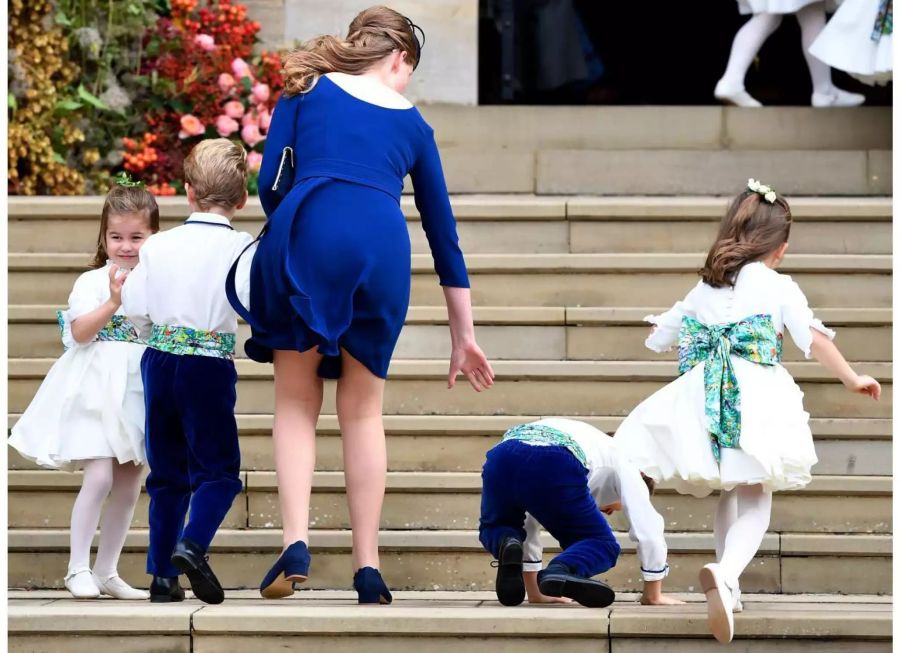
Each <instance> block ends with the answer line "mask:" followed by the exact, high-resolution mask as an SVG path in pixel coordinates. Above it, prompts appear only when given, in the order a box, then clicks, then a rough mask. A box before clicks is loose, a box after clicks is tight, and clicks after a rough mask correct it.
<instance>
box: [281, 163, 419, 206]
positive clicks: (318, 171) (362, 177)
mask: <svg viewBox="0 0 900 653" xmlns="http://www.w3.org/2000/svg"><path fill="white" fill-rule="evenodd" d="M312 177H331V178H333V179H341V180H343V181H349V182H352V183H356V184H362V185H364V186H371V187H372V188H376V189H378V190H380V191H383V192H385V193H387V194H388V195H390V196H391V197H393V198H394V199H396V200H397V201H398V202H399V201H400V196H401V195H402V193H403V181H402V180H401V179H398V178H397V175H395V174H391V173H387V172H384V171H382V170H377V169H375V168H371V167H369V166H367V165H364V164H361V163H356V162H354V161H344V160H342V159H312V160H310V161H304V162H303V163H302V164H301V165H299V166H298V167H297V170H296V171H295V172H294V185H295V186H296V185H297V184H298V183H300V182H302V181H303V180H304V179H310V178H312Z"/></svg>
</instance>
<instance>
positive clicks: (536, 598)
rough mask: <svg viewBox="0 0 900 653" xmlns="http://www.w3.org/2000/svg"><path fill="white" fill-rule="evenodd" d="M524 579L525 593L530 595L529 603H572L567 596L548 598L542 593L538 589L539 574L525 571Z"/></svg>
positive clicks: (523, 573)
mask: <svg viewBox="0 0 900 653" xmlns="http://www.w3.org/2000/svg"><path fill="white" fill-rule="evenodd" d="M522 578H523V579H524V580H525V593H526V594H527V595H528V602H529V603H571V602H572V599H570V598H568V597H566V596H547V595H546V594H543V593H541V588H540V587H538V582H537V572H536V571H523V572H522Z"/></svg>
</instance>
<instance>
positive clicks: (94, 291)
mask: <svg viewBox="0 0 900 653" xmlns="http://www.w3.org/2000/svg"><path fill="white" fill-rule="evenodd" d="M97 274H98V273H97V272H95V271H94V270H91V271H90V272H85V273H84V274H82V275H81V276H80V277H78V279H76V280H75V285H74V286H73V287H72V292H71V293H70V294H69V310H68V311H66V317H67V318H68V320H69V321H70V322H74V321H75V320H77V319H78V318H80V317H81V316H82V315H86V314H88V313H90V312H91V311H93V310H94V309H95V308H97V307H99V306H100V305H101V304H102V303H103V302H105V301H106V300H107V299H108V298H109V295H108V292H104V288H103V287H102V286H100V285H99V284H98V278H97Z"/></svg>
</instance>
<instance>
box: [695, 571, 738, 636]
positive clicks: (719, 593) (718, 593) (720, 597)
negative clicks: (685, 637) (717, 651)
mask: <svg viewBox="0 0 900 653" xmlns="http://www.w3.org/2000/svg"><path fill="white" fill-rule="evenodd" d="M700 586H701V587H702V588H703V593H704V594H706V614H707V621H708V623H709V629H710V631H711V632H712V634H713V637H715V638H716V640H718V641H719V642H721V643H722V644H728V643H729V642H730V641H731V640H732V639H733V638H734V614H733V612H732V610H733V608H734V596H733V594H732V592H731V589H730V588H729V587H728V585H727V584H726V583H725V579H724V578H723V577H722V570H721V569H720V567H719V565H718V564H716V563H711V564H708V565H706V566H704V567H703V569H701V570H700Z"/></svg>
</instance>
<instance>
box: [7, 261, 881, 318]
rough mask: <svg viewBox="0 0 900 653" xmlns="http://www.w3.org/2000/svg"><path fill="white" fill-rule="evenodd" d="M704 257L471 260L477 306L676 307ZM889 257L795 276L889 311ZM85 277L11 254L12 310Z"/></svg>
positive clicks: (431, 287)
mask: <svg viewBox="0 0 900 653" xmlns="http://www.w3.org/2000/svg"><path fill="white" fill-rule="evenodd" d="M703 260H704V256H703V255H702V254H562V255H559V254H535V255H532V256H529V257H527V259H525V258H523V257H522V256H521V255H518V254H515V255H513V254H474V255H471V256H469V257H468V258H467V265H468V268H469V273H470V276H471V283H472V302H473V304H475V305H478V306H567V305H577V306H622V305H627V304H629V303H634V302H635V299H636V298H640V299H639V301H640V303H641V304H642V305H648V306H655V305H662V306H665V305H671V304H672V303H674V301H675V300H677V299H680V298H681V297H683V296H684V295H685V294H686V293H687V292H688V291H689V290H690V288H691V287H692V286H693V285H694V284H696V281H697V275H696V270H697V269H698V268H699V267H700V266H701V265H702V263H703ZM891 266H892V259H891V257H890V256H887V255H845V256H818V255H807V254H797V255H793V256H789V257H788V259H787V260H786V261H785V264H784V266H783V268H782V270H783V271H784V272H786V273H789V274H792V275H793V277H794V279H795V280H796V281H797V283H799V284H800V287H801V288H803V289H804V291H805V292H806V295H807V297H808V299H809V301H810V305H811V306H814V307H817V308H818V307H829V308H831V307H845V308H857V307H858V308H886V307H889V306H890V305H891V271H892V267H891ZM84 269H85V257H84V255H82V254H10V255H9V299H8V301H9V302H11V303H13V304H62V303H63V302H65V301H66V298H67V297H68V295H69V292H70V291H71V288H72V284H73V283H74V280H75V278H76V277H77V276H78V274H79V273H80V272H83V271H84ZM412 271H413V273H412V290H411V297H410V300H411V303H412V304H413V305H428V306H439V305H441V304H442V303H443V301H444V300H443V293H442V290H441V288H440V286H439V285H438V283H437V278H436V276H435V275H434V272H433V263H432V261H431V257H430V256H429V255H427V254H416V255H413V257H412Z"/></svg>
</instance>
